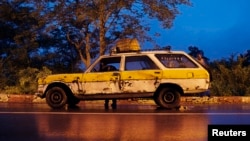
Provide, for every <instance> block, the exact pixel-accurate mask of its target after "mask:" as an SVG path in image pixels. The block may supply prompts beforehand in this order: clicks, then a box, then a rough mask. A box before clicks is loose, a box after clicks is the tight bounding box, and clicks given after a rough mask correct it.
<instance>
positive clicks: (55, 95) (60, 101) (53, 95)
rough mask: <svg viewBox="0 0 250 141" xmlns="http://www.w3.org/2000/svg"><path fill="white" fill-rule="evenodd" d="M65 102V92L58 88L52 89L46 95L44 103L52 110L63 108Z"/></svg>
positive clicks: (66, 98)
mask: <svg viewBox="0 0 250 141" xmlns="http://www.w3.org/2000/svg"><path fill="white" fill-rule="evenodd" d="M67 100H68V97H67V95H66V93H65V91H64V90H63V89H62V88H60V87H52V88H51V89H49V90H48V92H47V93H46V102H47V104H48V105H49V106H50V107H51V108H53V109H58V108H63V107H64V106H65V105H66V104H67Z"/></svg>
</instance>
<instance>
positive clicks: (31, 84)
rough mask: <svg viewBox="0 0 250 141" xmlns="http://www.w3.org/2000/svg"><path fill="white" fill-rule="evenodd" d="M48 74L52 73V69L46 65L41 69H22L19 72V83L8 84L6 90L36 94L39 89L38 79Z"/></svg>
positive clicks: (6, 91)
mask: <svg viewBox="0 0 250 141" xmlns="http://www.w3.org/2000/svg"><path fill="white" fill-rule="evenodd" d="M48 74H51V71H50V70H49V69H48V68H46V67H43V69H42V70H41V71H39V70H38V69H37V68H30V67H28V68H26V69H23V70H20V71H19V72H18V74H17V76H18V81H19V83H18V85H17V86H6V87H5V89H4V92H5V93H9V94H10V93H11V94H18V93H19V94H20V93H22V94H34V93H35V92H36V90H37V79H38V78H39V77H43V76H46V75H48Z"/></svg>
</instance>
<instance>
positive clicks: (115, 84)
mask: <svg viewBox="0 0 250 141" xmlns="http://www.w3.org/2000/svg"><path fill="white" fill-rule="evenodd" d="M120 61H121V57H107V58H101V59H99V60H98V61H97V62H96V63H94V66H93V68H92V69H91V70H90V71H89V72H86V73H85V74H84V77H83V87H84V93H85V94H110V93H119V92H120V89H119V80H120V75H119V69H120Z"/></svg>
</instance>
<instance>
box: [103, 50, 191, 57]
mask: <svg viewBox="0 0 250 141" xmlns="http://www.w3.org/2000/svg"><path fill="white" fill-rule="evenodd" d="M147 54H186V52H184V51H172V50H171V51H168V50H142V51H132V52H122V53H116V52H115V53H110V54H105V55H102V57H111V56H122V55H128V56H130V55H147Z"/></svg>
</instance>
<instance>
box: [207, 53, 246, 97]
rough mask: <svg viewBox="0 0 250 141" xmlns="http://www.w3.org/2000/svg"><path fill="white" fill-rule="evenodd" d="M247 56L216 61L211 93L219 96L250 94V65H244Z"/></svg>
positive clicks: (213, 69)
mask: <svg viewBox="0 0 250 141" xmlns="http://www.w3.org/2000/svg"><path fill="white" fill-rule="evenodd" d="M244 61H245V58H243V57H238V58H237V60H234V58H233V57H232V58H230V59H229V61H227V60H221V61H220V62H216V64H215V67H213V68H212V76H213V81H212V83H211V93H212V94H213V95H217V96H247V95H249V94H250V66H245V65H243V62H244Z"/></svg>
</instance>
